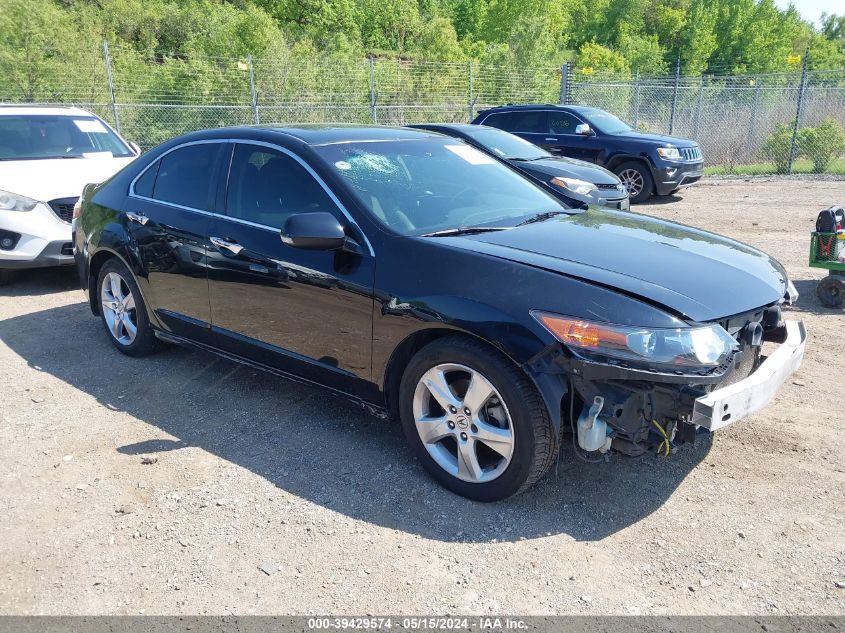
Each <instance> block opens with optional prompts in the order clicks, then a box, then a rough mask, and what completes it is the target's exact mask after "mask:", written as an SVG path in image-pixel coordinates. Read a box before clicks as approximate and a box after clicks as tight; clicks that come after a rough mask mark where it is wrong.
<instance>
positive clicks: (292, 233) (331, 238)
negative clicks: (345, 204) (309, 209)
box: [281, 211, 346, 251]
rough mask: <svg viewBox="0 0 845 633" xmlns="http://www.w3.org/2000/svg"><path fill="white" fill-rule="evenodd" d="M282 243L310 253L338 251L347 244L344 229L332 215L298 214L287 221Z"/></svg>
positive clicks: (318, 213) (319, 213) (321, 213)
mask: <svg viewBox="0 0 845 633" xmlns="http://www.w3.org/2000/svg"><path fill="white" fill-rule="evenodd" d="M281 238H282V242H284V243H285V244H287V245H288V246H292V247H293V248H303V249H306V250H310V251H336V250H338V249H340V248H343V247H344V245H345V243H346V233H344V232H343V227H342V226H341V225H340V222H338V221H337V218H335V217H334V216H333V215H332V214H331V213H327V212H325V211H315V212H314V213H297V214H295V215H292V216H290V217H289V218H288V219H287V220H285V226H284V228H283V229H282V232H281Z"/></svg>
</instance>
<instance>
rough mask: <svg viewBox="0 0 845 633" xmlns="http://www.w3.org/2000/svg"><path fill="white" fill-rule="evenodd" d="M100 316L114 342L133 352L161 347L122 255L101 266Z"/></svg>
mask: <svg viewBox="0 0 845 633" xmlns="http://www.w3.org/2000/svg"><path fill="white" fill-rule="evenodd" d="M97 290H98V296H99V298H100V316H101V318H102V320H103V325H104V326H105V328H106V331H107V332H108V333H109V339H111V342H112V343H113V344H114V346H115V347H116V348H117V349H119V350H120V351H121V352H123V353H124V354H128V355H129V356H146V355H147V354H150V353H151V352H153V351H155V350H156V349H157V348H158V340H157V339H156V337H155V333H154V332H153V328H152V327H151V326H150V322H149V319H148V318H147V311H146V306H145V305H144V299H143V298H142V297H141V291H140V290H139V289H138V284H137V283H135V278H134V277H133V276H132V273H131V272H129V269H128V268H127V267H126V266H125V265H124V264H123V262H121V261H120V260H118V259H110V260H109V261H107V262H106V263H105V264H103V267H102V268H101V269H100V276H99V278H98V280H97Z"/></svg>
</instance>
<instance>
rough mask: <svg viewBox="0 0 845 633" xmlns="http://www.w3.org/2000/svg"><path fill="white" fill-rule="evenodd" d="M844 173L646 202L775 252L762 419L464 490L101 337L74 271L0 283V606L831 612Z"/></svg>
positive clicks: (839, 610) (314, 415) (315, 401)
mask: <svg viewBox="0 0 845 633" xmlns="http://www.w3.org/2000/svg"><path fill="white" fill-rule="evenodd" d="M834 202H838V203H845V182H843V181H813V180H809V179H808V180H796V179H791V180H768V181H762V182H761V181H756V182H753V183H750V182H744V181H741V180H718V181H716V180H713V181H710V182H704V183H701V184H700V185H698V186H695V187H693V188H691V189H689V190H687V191H685V192H684V193H683V194H682V196H680V197H676V198H673V199H671V203H667V201H666V200H662V201H659V202H657V203H654V204H650V205H646V206H641V207H639V208H638V209H637V210H638V211H640V212H643V213H650V214H654V215H659V216H661V217H665V218H668V219H671V220H676V221H679V222H683V223H687V224H692V225H696V226H701V227H704V228H707V229H711V230H714V231H717V232H721V233H725V234H728V235H731V236H733V237H736V238H738V239H740V240H743V241H746V242H749V243H751V244H753V245H755V246H758V247H760V248H763V249H765V250H767V251H769V252H770V253H772V254H773V255H774V256H776V257H777V258H778V259H780V261H781V262H783V263H784V265H785V266H786V267H787V269H788V270H789V272H790V275H791V277H792V278H793V279H794V280H795V284H796V286H797V287H798V289H799V291H800V292H801V293H802V296H801V299H800V301H799V302H798V305H797V307H795V308H793V309H791V310H790V312H791V314H790V316H791V317H800V318H803V319H805V320H806V322H807V327H808V330H809V332H810V340H809V344H808V348H807V355H806V357H805V361H804V365H803V367H802V368H801V370H800V371H799V373H798V374H796V375H795V376H794V380H789V381H788V382H787V383H786V384H785V386H784V388H783V390H782V391H781V392H780V394H779V395H778V397H777V399H776V401H775V402H774V403H773V404H772V405H771V406H770V407H769V408H768V409H766V410H765V411H764V412H762V413H761V414H758V415H755V416H753V417H751V418H749V419H747V420H744V421H742V422H740V423H738V424H736V425H735V426H732V427H729V428H727V429H725V430H724V431H722V432H720V433H717V434H716V435H715V436H714V437H713V438H712V440H711V441H699V442H697V443H696V444H695V446H692V447H684V448H683V449H681V450H680V451H679V452H678V453H677V454H675V455H673V456H671V457H670V458H668V459H663V458H660V459H658V458H655V457H653V456H648V457H645V458H641V459H630V458H622V457H615V458H613V459H612V460H611V461H610V463H607V464H598V465H595V464H584V463H581V462H579V461H578V460H577V459H576V458H575V456H574V455H573V453H572V451H571V449H569V448H566V449H564V450H563V452H562V454H561V459H560V463H559V466H558V468H557V472H552V473H550V475H549V476H547V477H546V478H545V479H544V480H543V481H542V482H541V483H540V484H539V485H538V486H536V488H534V489H532V490H531V491H530V492H528V493H527V494H525V495H523V496H521V497H518V498H515V499H512V500H509V501H507V502H504V503H499V504H495V505H483V504H478V503H472V502H469V501H467V500H464V499H462V498H459V497H456V496H454V495H452V494H450V493H448V492H446V491H445V490H443V489H441V488H439V487H438V486H437V485H435V484H433V483H432V482H431V481H430V480H429V478H428V477H427V476H426V475H425V474H424V472H423V471H422V469H421V467H420V466H419V464H417V463H415V462H414V461H413V460H412V458H411V455H410V452H409V450H408V449H407V448H406V446H405V443H404V441H403V439H402V436H401V431H400V429H399V428H398V425H394V424H391V423H388V422H384V421H380V420H377V419H374V418H372V417H369V416H368V415H366V414H365V413H363V412H361V411H358V410H355V409H353V408H351V407H350V406H349V405H347V404H346V403H345V402H344V401H341V400H338V399H336V398H334V397H332V396H328V395H326V394H325V393H323V392H321V391H319V390H316V389H311V388H307V387H302V386H298V385H294V384H291V383H288V382H285V381H281V380H279V379H276V378H273V377H271V376H267V375H263V374H261V373H256V372H254V371H253V370H250V369H246V368H242V367H239V366H237V365H234V364H232V363H229V362H226V361H223V360H218V359H216V358H213V357H211V356H207V355H203V354H200V353H194V352H190V351H187V350H184V349H179V348H172V349H168V350H166V351H164V352H163V353H161V354H158V355H156V356H154V357H150V358H147V359H141V360H136V359H130V358H127V357H124V356H121V355H120V354H118V353H117V352H116V351H115V350H114V349H113V348H112V347H111V345H110V344H109V342H108V340H107V338H106V334H105V333H104V332H103V331H102V330H101V325H100V322H99V321H98V320H97V319H95V318H94V317H92V315H91V314H90V312H89V311H88V309H87V307H86V306H85V305H84V304H83V297H82V294H81V292H80V291H79V290H78V289H77V288H76V283H75V280H74V276H73V273H72V271H70V270H65V271H37V272H31V273H27V274H25V275H23V276H22V278H21V280H20V281H19V282H18V283H17V284H16V285H14V286H10V287H6V288H3V289H2V290H0V394H2V399H0V400H2V402H0V515H2V517H3V519H2V521H0V613H3V614H124V613H129V614H137V613H147V614H216V613H236V614H248V613H274V614H304V613H347V614H348V613H354V614H364V613H402V614H413V615H417V614H432V613H444V612H452V613H455V612H459V613H482V614H483V613H517V614H555V613H570V614H571V613H577V614H600V613H602V614H603V613H613V614H636V613H642V614H713V613H720V614H845V589H843V588H839V587H837V583H843V582H845V533H843V524H845V521H844V520H843V519H845V516H843V515H845V485H843V484H845V450H844V449H845V442H843V437H842V413H843V410H845V404H843V402H845V400H843V391H842V378H843V376H845V316H843V313H842V312H841V311H832V310H827V309H824V308H823V307H821V306H820V304H819V303H818V302H817V300H816V298H815V294H814V290H815V282H816V280H818V279H819V278H820V277H821V276H822V275H823V274H824V273H823V271H820V270H816V269H811V268H808V267H807V264H806V260H807V250H808V232H809V231H810V230H811V228H812V226H813V224H814V220H815V216H816V213H817V211H818V210H819V209H821V208H822V207H824V206H827V205H829V204H831V203H834Z"/></svg>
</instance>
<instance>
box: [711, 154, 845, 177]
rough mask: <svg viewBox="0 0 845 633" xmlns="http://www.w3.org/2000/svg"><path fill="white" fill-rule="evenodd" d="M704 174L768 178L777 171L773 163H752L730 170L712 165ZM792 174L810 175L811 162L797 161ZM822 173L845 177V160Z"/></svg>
mask: <svg viewBox="0 0 845 633" xmlns="http://www.w3.org/2000/svg"><path fill="white" fill-rule="evenodd" d="M704 173H705V175H707V176H727V175H733V176H769V175H773V174H777V171H776V170H775V165H774V163H753V164H750V165H734V166H733V167H730V168H729V167H725V166H724V165H713V166H710V167H705V168H704ZM792 173H793V174H812V173H813V163H812V161H809V160H807V159H806V158H799V159H797V160H796V161H795V163H793V165H792ZM824 173H826V174H836V175H838V176H845V158H837V159H835V160H833V161H831V163H830V165H828V167H827V170H825V172H824Z"/></svg>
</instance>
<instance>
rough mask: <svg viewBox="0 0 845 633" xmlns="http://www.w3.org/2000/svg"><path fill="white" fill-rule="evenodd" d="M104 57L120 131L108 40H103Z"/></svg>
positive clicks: (114, 113) (115, 120)
mask: <svg viewBox="0 0 845 633" xmlns="http://www.w3.org/2000/svg"><path fill="white" fill-rule="evenodd" d="M103 59H104V61H105V63H106V78H107V79H108V82H109V95H111V110H112V115H113V116H114V129H116V130H117V131H118V133H120V113H119V112H118V110H117V99H115V97H114V77H113V76H112V71H111V55H109V43H108V40H103Z"/></svg>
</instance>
